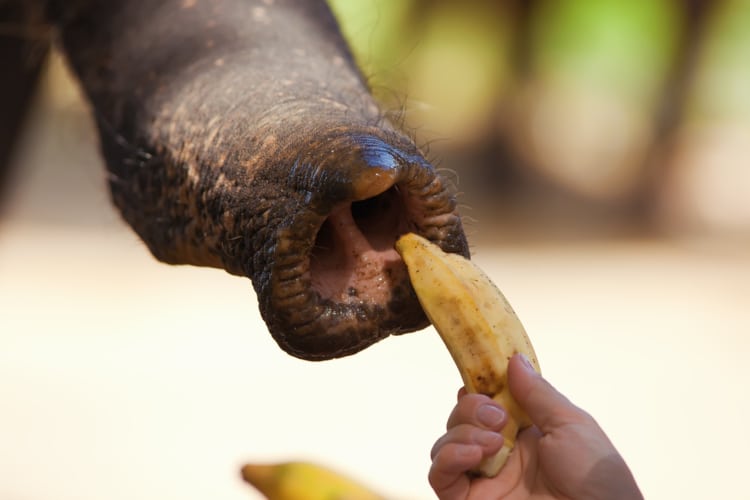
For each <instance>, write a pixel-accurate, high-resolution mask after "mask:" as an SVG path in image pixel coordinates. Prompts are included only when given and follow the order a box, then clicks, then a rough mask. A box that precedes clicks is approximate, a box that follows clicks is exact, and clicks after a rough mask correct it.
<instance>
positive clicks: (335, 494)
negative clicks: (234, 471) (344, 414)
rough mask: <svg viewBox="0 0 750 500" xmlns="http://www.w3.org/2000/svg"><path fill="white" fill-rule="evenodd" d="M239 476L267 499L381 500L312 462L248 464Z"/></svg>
mask: <svg viewBox="0 0 750 500" xmlns="http://www.w3.org/2000/svg"><path fill="white" fill-rule="evenodd" d="M242 477H243V479H245V481H247V482H248V483H250V484H251V485H253V486H254V487H255V488H257V489H258V491H260V492H261V493H263V495H265V496H266V498H268V500H384V497H382V496H380V495H378V494H376V493H374V492H372V491H370V490H369V489H367V488H366V487H365V486H363V485H361V484H359V483H357V482H356V481H354V480H352V479H350V478H348V477H345V476H342V475H340V474H339V473H337V472H334V471H332V470H331V469H328V468H326V467H323V466H321V465H317V464H314V463H311V462H283V463H278V464H248V465H245V466H244V467H243V468H242Z"/></svg>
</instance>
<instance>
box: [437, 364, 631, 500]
mask: <svg viewBox="0 0 750 500" xmlns="http://www.w3.org/2000/svg"><path fill="white" fill-rule="evenodd" d="M508 384H509V386H510V391H511V394H512V395H513V397H514V398H515V399H516V401H517V402H518V403H519V404H520V405H521V407H522V408H523V409H524V410H525V411H526V412H527V413H528V415H529V417H530V418H531V420H532V422H534V425H533V426H532V427H529V428H527V429H524V430H523V431H521V433H520V435H519V436H518V439H517V440H516V446H515V448H514V450H513V452H512V453H511V456H510V457H509V459H508V462H507V463H506V464H505V466H504V467H503V469H502V470H501V471H500V473H499V474H498V475H497V476H496V477H494V478H484V477H473V476H472V475H471V474H470V473H469V471H471V470H472V469H473V468H475V467H477V466H478V465H479V463H480V462H481V460H482V459H483V458H484V457H488V456H491V455H493V454H494V453H495V452H497V451H498V450H499V449H500V447H501V446H502V442H503V437H502V436H501V435H500V429H502V427H503V425H504V424H505V421H506V416H505V413H504V412H503V410H502V408H501V407H500V406H499V405H498V404H497V403H496V402H494V401H493V400H492V399H490V398H489V397H487V396H484V395H481V394H468V393H467V392H466V391H465V390H464V389H461V391H459V397H458V403H457V404H456V406H455V408H454V409H453V412H452V413H451V415H450V417H449V418H448V426H447V427H448V430H447V432H446V433H445V434H444V435H443V436H441V437H440V438H439V439H438V440H437V442H436V443H435V446H434V447H433V448H432V453H431V455H432V467H431V468H430V473H429V480H430V485H431V486H432V488H433V490H435V493H437V496H438V498H439V499H440V500H474V499H476V500H480V499H481V500H491V499H499V498H504V499H511V500H520V499H524V500H526V499H563V498H564V499H575V500H594V499H597V500H604V499H607V500H635V499H643V495H642V494H641V492H640V491H639V489H638V486H637V484H636V482H635V479H634V478H633V475H632V474H631V472H630V470H629V469H628V466H627V465H626V464H625V461H624V460H623V459H622V457H621V456H620V454H619V453H618V452H617V450H616V449H615V447H614V446H613V445H612V443H611V442H610V440H609V438H607V436H606V434H604V431H602V429H601V428H600V427H599V425H598V424H597V423H596V421H595V420H594V419H593V418H592V417H591V416H590V415H589V414H588V413H586V412H585V411H583V410H581V409H580V408H578V407H576V406H575V405H573V404H572V403H571V402H570V401H568V399H567V398H566V397H565V396H563V395H562V394H560V393H559V392H558V391H557V390H556V389H555V388H554V387H552V385H550V383H549V382H547V381H546V380H545V379H544V378H543V377H542V376H541V375H539V374H538V373H536V371H534V369H533V368H532V367H531V365H530V363H529V362H528V360H527V359H526V358H524V357H523V356H522V355H516V356H514V357H513V358H511V361H510V366H509V368H508Z"/></svg>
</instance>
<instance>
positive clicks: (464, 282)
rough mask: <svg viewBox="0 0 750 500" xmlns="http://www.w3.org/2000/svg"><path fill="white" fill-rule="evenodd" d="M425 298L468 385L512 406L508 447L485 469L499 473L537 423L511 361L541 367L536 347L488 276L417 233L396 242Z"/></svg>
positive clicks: (422, 301)
mask: <svg viewBox="0 0 750 500" xmlns="http://www.w3.org/2000/svg"><path fill="white" fill-rule="evenodd" d="M396 250H397V251H398V253H399V254H400V255H401V258H402V259H403V260H404V262H405V263H406V267H407V269H408V270H409V277H410V279H411V283H412V286H413V287H414V290H415V291H416V293H417V297H419V302H420V304H422V308H423V309H424V311H425V314H427V317H428V318H429V319H430V321H431V322H432V324H433V325H434V326H435V329H436V330H437V332H438V333H439V334H440V337H441V338H442V339H443V342H444V343H445V345H446V347H447V348H448V351H450V354H451V356H452V357H453V360H454V361H455V363H456V366H457V367H458V370H459V372H460V373H461V378H462V379H463V382H464V386H465V387H466V390H467V391H469V392H471V393H481V394H486V395H487V396H490V397H491V398H493V399H494V400H495V401H497V402H498V403H500V405H501V406H502V407H503V408H504V409H505V410H506V412H507V414H508V422H507V424H505V427H504V428H503V430H502V434H503V438H504V439H505V441H504V443H503V447H502V449H501V450H500V451H499V452H498V453H497V454H496V455H495V456H494V457H489V458H487V459H485V460H484V461H483V462H482V464H481V465H480V466H479V468H478V471H477V472H479V473H480V474H482V475H484V476H488V477H493V476H495V475H497V473H498V472H499V471H500V469H501V468H502V467H503V465H504V464H505V462H506V460H507V459H508V456H509V455H510V452H511V451H512V450H513V446H514V445H515V441H516V436H517V434H518V432H519V431H520V430H521V429H523V428H524V427H528V426H529V425H531V421H530V420H529V418H528V416H527V415H526V413H525V412H524V411H523V410H522V409H521V408H520V407H519V406H518V404H517V403H516V401H515V400H514V399H513V397H512V396H511V394H510V390H509V389H508V384H507V370H508V361H509V360H510V358H511V357H512V356H513V355H514V354H516V353H522V354H524V355H526V357H527V358H529V360H530V361H531V363H532V365H533V366H534V368H535V369H536V370H537V371H540V370H539V362H538V361H537V357H536V354H535V353H534V348H533V347H532V345H531V341H530V340H529V337H528V336H527V335H526V331H525V330H524V328H523V325H521V322H520V321H519V319H518V317H517V316H516V313H515V312H514V311H513V308H511V306H510V304H508V301H507V300H506V299H505V297H504V296H503V294H502V293H501V292H500V290H498V288H497V287H496V286H495V284H494V283H492V281H491V280H490V279H489V278H488V277H487V275H486V274H485V273H484V272H483V271H482V270H481V269H479V267H477V266H476V265H475V264H474V263H473V262H471V261H470V260H468V259H466V258H464V257H463V256H461V255H457V254H451V253H445V252H443V251H442V250H441V249H440V247H438V246H437V245H435V244H433V243H431V242H429V241H427V240H426V239H424V238H422V237H421V236H418V235H416V234H413V233H408V234H406V235H404V236H402V237H401V238H399V240H398V241H397V242H396Z"/></svg>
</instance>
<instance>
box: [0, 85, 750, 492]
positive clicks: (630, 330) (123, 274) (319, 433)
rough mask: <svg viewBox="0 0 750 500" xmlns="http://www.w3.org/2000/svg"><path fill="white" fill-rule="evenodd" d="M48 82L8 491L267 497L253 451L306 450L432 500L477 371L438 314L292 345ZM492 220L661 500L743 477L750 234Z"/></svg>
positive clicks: (536, 321) (8, 234) (531, 321)
mask: <svg viewBox="0 0 750 500" xmlns="http://www.w3.org/2000/svg"><path fill="white" fill-rule="evenodd" d="M48 90H49V89H48ZM50 95H51V96H52V98H49V99H47V100H43V101H42V102H41V107H40V109H39V111H38V113H37V115H36V119H35V128H34V130H35V131H34V139H33V140H29V141H28V142H27V146H26V148H25V149H24V151H23V152H22V153H21V155H20V157H19V158H18V161H19V163H20V164H21V166H22V167H23V168H22V169H21V170H20V171H19V172H18V174H17V176H16V183H15V184H14V187H13V189H12V190H11V192H10V193H9V194H10V196H9V200H7V201H8V203H7V204H6V210H5V212H4V216H3V217H2V218H1V219H0V499H2V500H100V499H110V500H132V499H139V500H151V499H153V500H167V499H175V500H176V499H180V500H192V499H195V500H205V499H209V498H210V499H216V500H233V499H237V500H241V499H251V498H257V496H254V495H255V493H254V492H253V491H251V490H250V489H249V488H248V487H246V486H245V485H244V484H242V482H241V481H240V480H239V475H238V470H239V467H240V466H241V464H242V463H244V462H246V461H266V460H285V459H291V458H305V459H311V460H315V461H319V462H322V463H325V464H328V465H330V466H333V467H336V468H339V469H341V470H343V471H346V472H348V473H350V474H353V475H354V476H356V477H358V478H360V479H362V480H363V481H365V482H367V483H369V484H370V485H372V486H374V487H376V488H378V489H380V490H381V491H382V492H383V493H385V494H387V495H389V496H391V497H398V498H409V499H428V498H432V494H431V490H430V489H429V486H428V485H427V481H426V473H427V469H428V467H429V460H428V454H429V450H430V447H431V446H432V443H433V442H434V440H435V439H436V438H437V437H438V436H439V435H440V434H441V433H442V432H443V429H444V422H445V419H446V417H447V415H448V412H449V411H450V409H451V408H452V406H453V404H454V397H455V392H456V390H457V389H458V387H459V385H460V382H459V378H458V375H457V373H456V371H455V368H454V366H453V364H452V362H451V360H450V359H449V357H448V354H447V352H446V351H445V349H444V348H443V346H442V345H441V344H440V341H439V339H438V338H437V336H436V334H435V333H434V332H433V331H432V330H426V331H424V332H422V333H418V334H412V335H408V336H403V337H398V338H391V339H387V340H385V341H383V342H381V343H380V344H378V345H376V346H374V347H372V348H370V349H368V350H367V351H365V352H363V353H361V354H359V355H357V356H355V357H350V358H346V359H342V360H337V361H332V362H325V363H318V364H313V363H308V362H303V361H299V360H296V359H293V358H291V357H289V356H287V355H285V354H284V353H283V352H282V351H281V350H280V349H278V348H277V347H276V345H275V344H274V343H273V341H272V340H271V338H270V336H269V335H268V333H267V331H266V329H265V326H264V325H263V323H262V321H261V320H260V317H259V314H258V312H257V307H256V303H255V297H254V294H253V291H252V288H251V286H250V282H249V281H248V280H245V279H241V278H236V277H232V276H229V275H227V274H225V273H224V272H222V271H218V270H212V269H196V268H190V267H169V266H166V265H163V264H159V263H158V262H156V261H155V260H154V259H153V258H152V257H151V256H150V255H149V254H148V252H147V250H146V249H145V247H144V246H143V244H142V243H140V241H139V240H138V239H137V238H136V237H135V236H134V235H133V234H132V232H131V231H130V230H129V229H128V228H126V227H125V226H124V225H123V224H122V223H121V222H120V221H119V219H118V216H117V214H116V213H115V212H114V210H113V209H112V208H111V207H110V205H109V203H108V199H107V194H106V190H105V189H104V185H103V169H102V168H101V166H100V164H99V160H98V159H97V156H96V150H95V143H94V139H93V136H92V135H91V133H90V130H88V129H87V128H86V127H90V123H89V122H88V119H87V118H84V117H85V115H84V114H81V113H80V111H76V110H77V109H78V106H79V105H80V103H79V102H78V101H77V100H76V99H77V97H76V95H75V93H74V92H72V93H71V92H70V91H69V89H68V90H65V89H64V88H63V89H61V88H54V89H52V92H51V93H50ZM80 120H84V122H83V123H84V125H85V126H84V129H83V130H84V132H80V131H79V129H80V126H79V125H80V123H79V121H80ZM87 130H88V132H87ZM497 217H498V218H499V217H501V215H497ZM492 218H493V217H486V219H485V220H489V221H491V220H492ZM491 232H492V226H489V225H481V219H480V224H479V225H476V226H475V227H474V234H475V235H477V236H475V241H477V243H475V244H474V252H475V259H476V260H477V262H479V263H480V265H482V266H483V267H484V268H485V269H486V271H487V272H488V274H490V275H491V276H492V278H493V279H494V280H495V281H496V282H497V283H498V284H499V285H500V287H501V288H502V289H503V290H504V291H505V293H506V295H507V297H508V298H509V300H510V301H511V303H512V304H513V305H514V306H515V308H516V310H517V312H518V314H519V316H520V317H521V319H522V320H523V322H524V323H525V325H526V327H527V330H528V331H529V333H530V335H531V337H532V339H533V341H534V344H535V346H536V348H537V352H538V354H539V357H540V359H541V363H542V366H543V369H544V372H545V374H546V375H547V376H548V377H549V379H550V380H552V381H553V382H554V383H555V384H557V385H558V387H559V388H560V389H561V390H563V391H564V392H565V393H566V394H568V395H569V396H570V397H571V398H572V399H573V400H574V401H576V402H577V403H578V404H580V405H581V406H582V407H584V408H586V409H588V410H589V411H590V412H591V413H592V414H594V415H595V416H596V417H597V419H598V420H599V422H600V423H601V424H602V426H603V427H604V428H605V430H606V431H607V432H608V433H609V435H610V436H611V438H612V440H613V441H614V442H615V443H616V445H617V446H618V447H619V449H620V450H621V452H622V453H623V455H624V456H625V458H626V460H627V461H628V462H629V464H630V465H631V467H632V469H633V471H634V473H635V475H636V477H637V479H638V481H639V483H640V485H641V487H642V489H643V491H644V493H645V495H646V497H647V498H653V499H695V500H705V499H707V498H722V499H735V498H737V499H741V498H750V497H749V496H748V493H747V486H746V485H747V479H746V475H747V472H746V469H747V464H748V460H747V458H746V455H747V453H746V450H747V448H748V446H750V431H748V421H750V390H748V387H747V385H748V382H749V381H750V366H749V365H748V357H749V355H750V308H749V307H748V302H749V300H748V299H749V298H750V255H749V253H748V252H747V251H746V249H747V248H748V247H747V246H746V243H747V242H744V243H742V242H737V241H735V242H730V243H731V244H726V243H721V242H717V241H702V242H699V243H698V242H689V243H688V242H685V241H683V242H680V243H676V242H669V241H652V240H638V241H634V240H627V241H622V240H617V241H593V242H591V241H590V242H588V243H585V242H582V243H567V244H562V243H557V244H545V243H539V244H535V245H525V246H519V245H512V246H510V245H500V246H489V245H486V244H481V243H480V242H479V241H480V239H481V238H480V236H481V235H488V234H490V233H491Z"/></svg>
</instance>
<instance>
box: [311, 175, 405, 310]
mask: <svg viewBox="0 0 750 500" xmlns="http://www.w3.org/2000/svg"><path fill="white" fill-rule="evenodd" d="M407 212H408V211H407V210H406V208H405V203H404V200H403V198H402V195H401V193H400V191H399V190H398V188H397V187H394V188H391V189H389V190H387V191H386V192H384V193H382V194H380V195H378V196H376V197H374V198H370V199H367V200H364V201H358V202H354V203H346V204H343V205H341V206H339V207H336V208H335V209H334V210H332V211H331V214H330V216H329V217H328V218H327V219H326V221H325V222H324V223H323V226H322V227H321V229H320V231H319V233H318V236H317V238H316V240H315V248H314V249H313V251H312V255H311V257H310V275H311V280H312V285H313V288H314V289H315V290H316V291H317V292H318V293H319V294H320V296H321V298H323V299H330V300H333V301H335V302H343V303H359V302H372V303H386V302H387V301H388V300H389V299H390V296H391V287H392V282H393V279H394V278H395V279H398V277H399V275H401V274H403V273H405V272H406V268H405V267H404V264H403V262H401V257H399V255H398V253H397V252H396V250H395V249H394V244H395V242H396V239H397V238H398V237H399V236H400V235H401V234H403V233H406V232H408V231H409V230H410V226H411V224H410V223H409V221H408V219H407V215H406V214H407ZM394 273H395V274H396V275H394Z"/></svg>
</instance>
